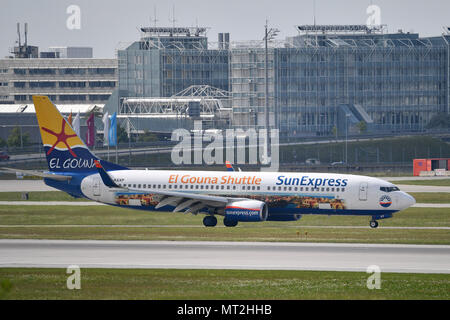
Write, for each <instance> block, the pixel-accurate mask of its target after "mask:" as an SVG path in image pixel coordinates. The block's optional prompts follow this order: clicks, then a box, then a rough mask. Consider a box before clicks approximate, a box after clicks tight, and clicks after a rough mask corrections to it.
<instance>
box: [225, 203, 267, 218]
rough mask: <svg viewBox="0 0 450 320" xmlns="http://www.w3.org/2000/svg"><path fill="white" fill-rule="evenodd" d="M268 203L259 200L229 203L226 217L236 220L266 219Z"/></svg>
mask: <svg viewBox="0 0 450 320" xmlns="http://www.w3.org/2000/svg"><path fill="white" fill-rule="evenodd" d="M268 212H269V211H268V208H267V204H266V203H265V202H262V201H258V200H239V201H234V202H231V203H229V204H228V205H227V206H226V208H225V219H228V220H234V221H246V222H258V221H266V219H267V216H268Z"/></svg>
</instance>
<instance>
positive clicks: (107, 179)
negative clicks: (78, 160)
mask: <svg viewBox="0 0 450 320" xmlns="http://www.w3.org/2000/svg"><path fill="white" fill-rule="evenodd" d="M94 163H95V167H96V168H97V170H98V173H100V177H101V178H102V181H103V183H104V185H105V186H107V187H110V188H120V186H118V185H117V184H116V183H115V182H114V181H113V179H111V177H110V175H109V174H108V172H106V170H105V169H104V168H103V166H102V165H101V164H100V161H98V160H94Z"/></svg>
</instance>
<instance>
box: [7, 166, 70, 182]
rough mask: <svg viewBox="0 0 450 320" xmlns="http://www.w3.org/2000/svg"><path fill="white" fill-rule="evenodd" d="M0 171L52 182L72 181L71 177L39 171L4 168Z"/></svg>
mask: <svg viewBox="0 0 450 320" xmlns="http://www.w3.org/2000/svg"><path fill="white" fill-rule="evenodd" d="M0 170H3V171H8V172H13V173H17V172H20V173H23V174H27V175H30V176H36V177H42V178H47V179H52V180H56V181H69V180H70V179H72V176H68V175H62V174H55V173H46V172H41V171H36V170H22V169H14V168H4V167H3V168H0Z"/></svg>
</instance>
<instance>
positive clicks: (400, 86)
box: [231, 34, 450, 136]
mask: <svg viewBox="0 0 450 320" xmlns="http://www.w3.org/2000/svg"><path fill="white" fill-rule="evenodd" d="M448 38H450V37H448ZM311 40H312V41H311ZM292 42H294V44H293V45H291V46H290V47H284V48H282V47H275V48H270V49H269V54H268V72H269V77H268V84H269V95H268V96H269V107H270V122H271V123H272V125H273V124H276V127H278V128H279V129H280V133H281V134H282V135H285V136H308V135H313V136H318V135H332V132H333V127H336V128H339V127H342V123H340V122H341V120H340V117H339V112H340V110H342V109H343V108H342V107H343V106H347V107H346V108H345V110H347V111H346V112H352V110H353V111H354V113H355V118H354V119H356V120H358V119H360V118H361V117H360V116H359V113H362V114H364V115H366V117H367V116H368V117H369V119H370V126H369V127H370V130H371V131H374V132H381V131H383V132H392V131H418V130H423V128H424V127H425V126H426V124H427V123H428V122H429V120H430V119H431V117H432V116H434V115H436V114H437V113H439V112H448V111H449V110H448V76H449V74H448V72H449V71H448V45H447V43H446V41H445V39H444V38H443V37H438V38H425V39H420V38H418V35H417V34H386V35H345V36H336V35H333V36H330V37H328V36H323V35H322V36H317V35H316V36H310V35H304V36H298V37H294V38H292V39H291V44H292ZM264 59H265V51H264V49H261V48H249V49H241V48H240V49H234V50H232V57H231V82H232V92H233V112H234V115H235V116H234V119H238V121H234V125H235V126H245V125H249V126H253V125H259V126H264V123H265V122H264V120H263V118H264V106H265V100H264V98H265V90H264V89H265V73H264V71H265V64H264ZM358 110H359V111H360V112H358ZM352 118H353V116H352Z"/></svg>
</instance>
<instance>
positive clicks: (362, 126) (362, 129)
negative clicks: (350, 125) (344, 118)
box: [356, 120, 367, 133]
mask: <svg viewBox="0 0 450 320" xmlns="http://www.w3.org/2000/svg"><path fill="white" fill-rule="evenodd" d="M356 126H357V127H358V129H359V133H364V132H366V131H367V123H366V122H365V121H364V120H361V121H360V122H358V124H357V125H356Z"/></svg>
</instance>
